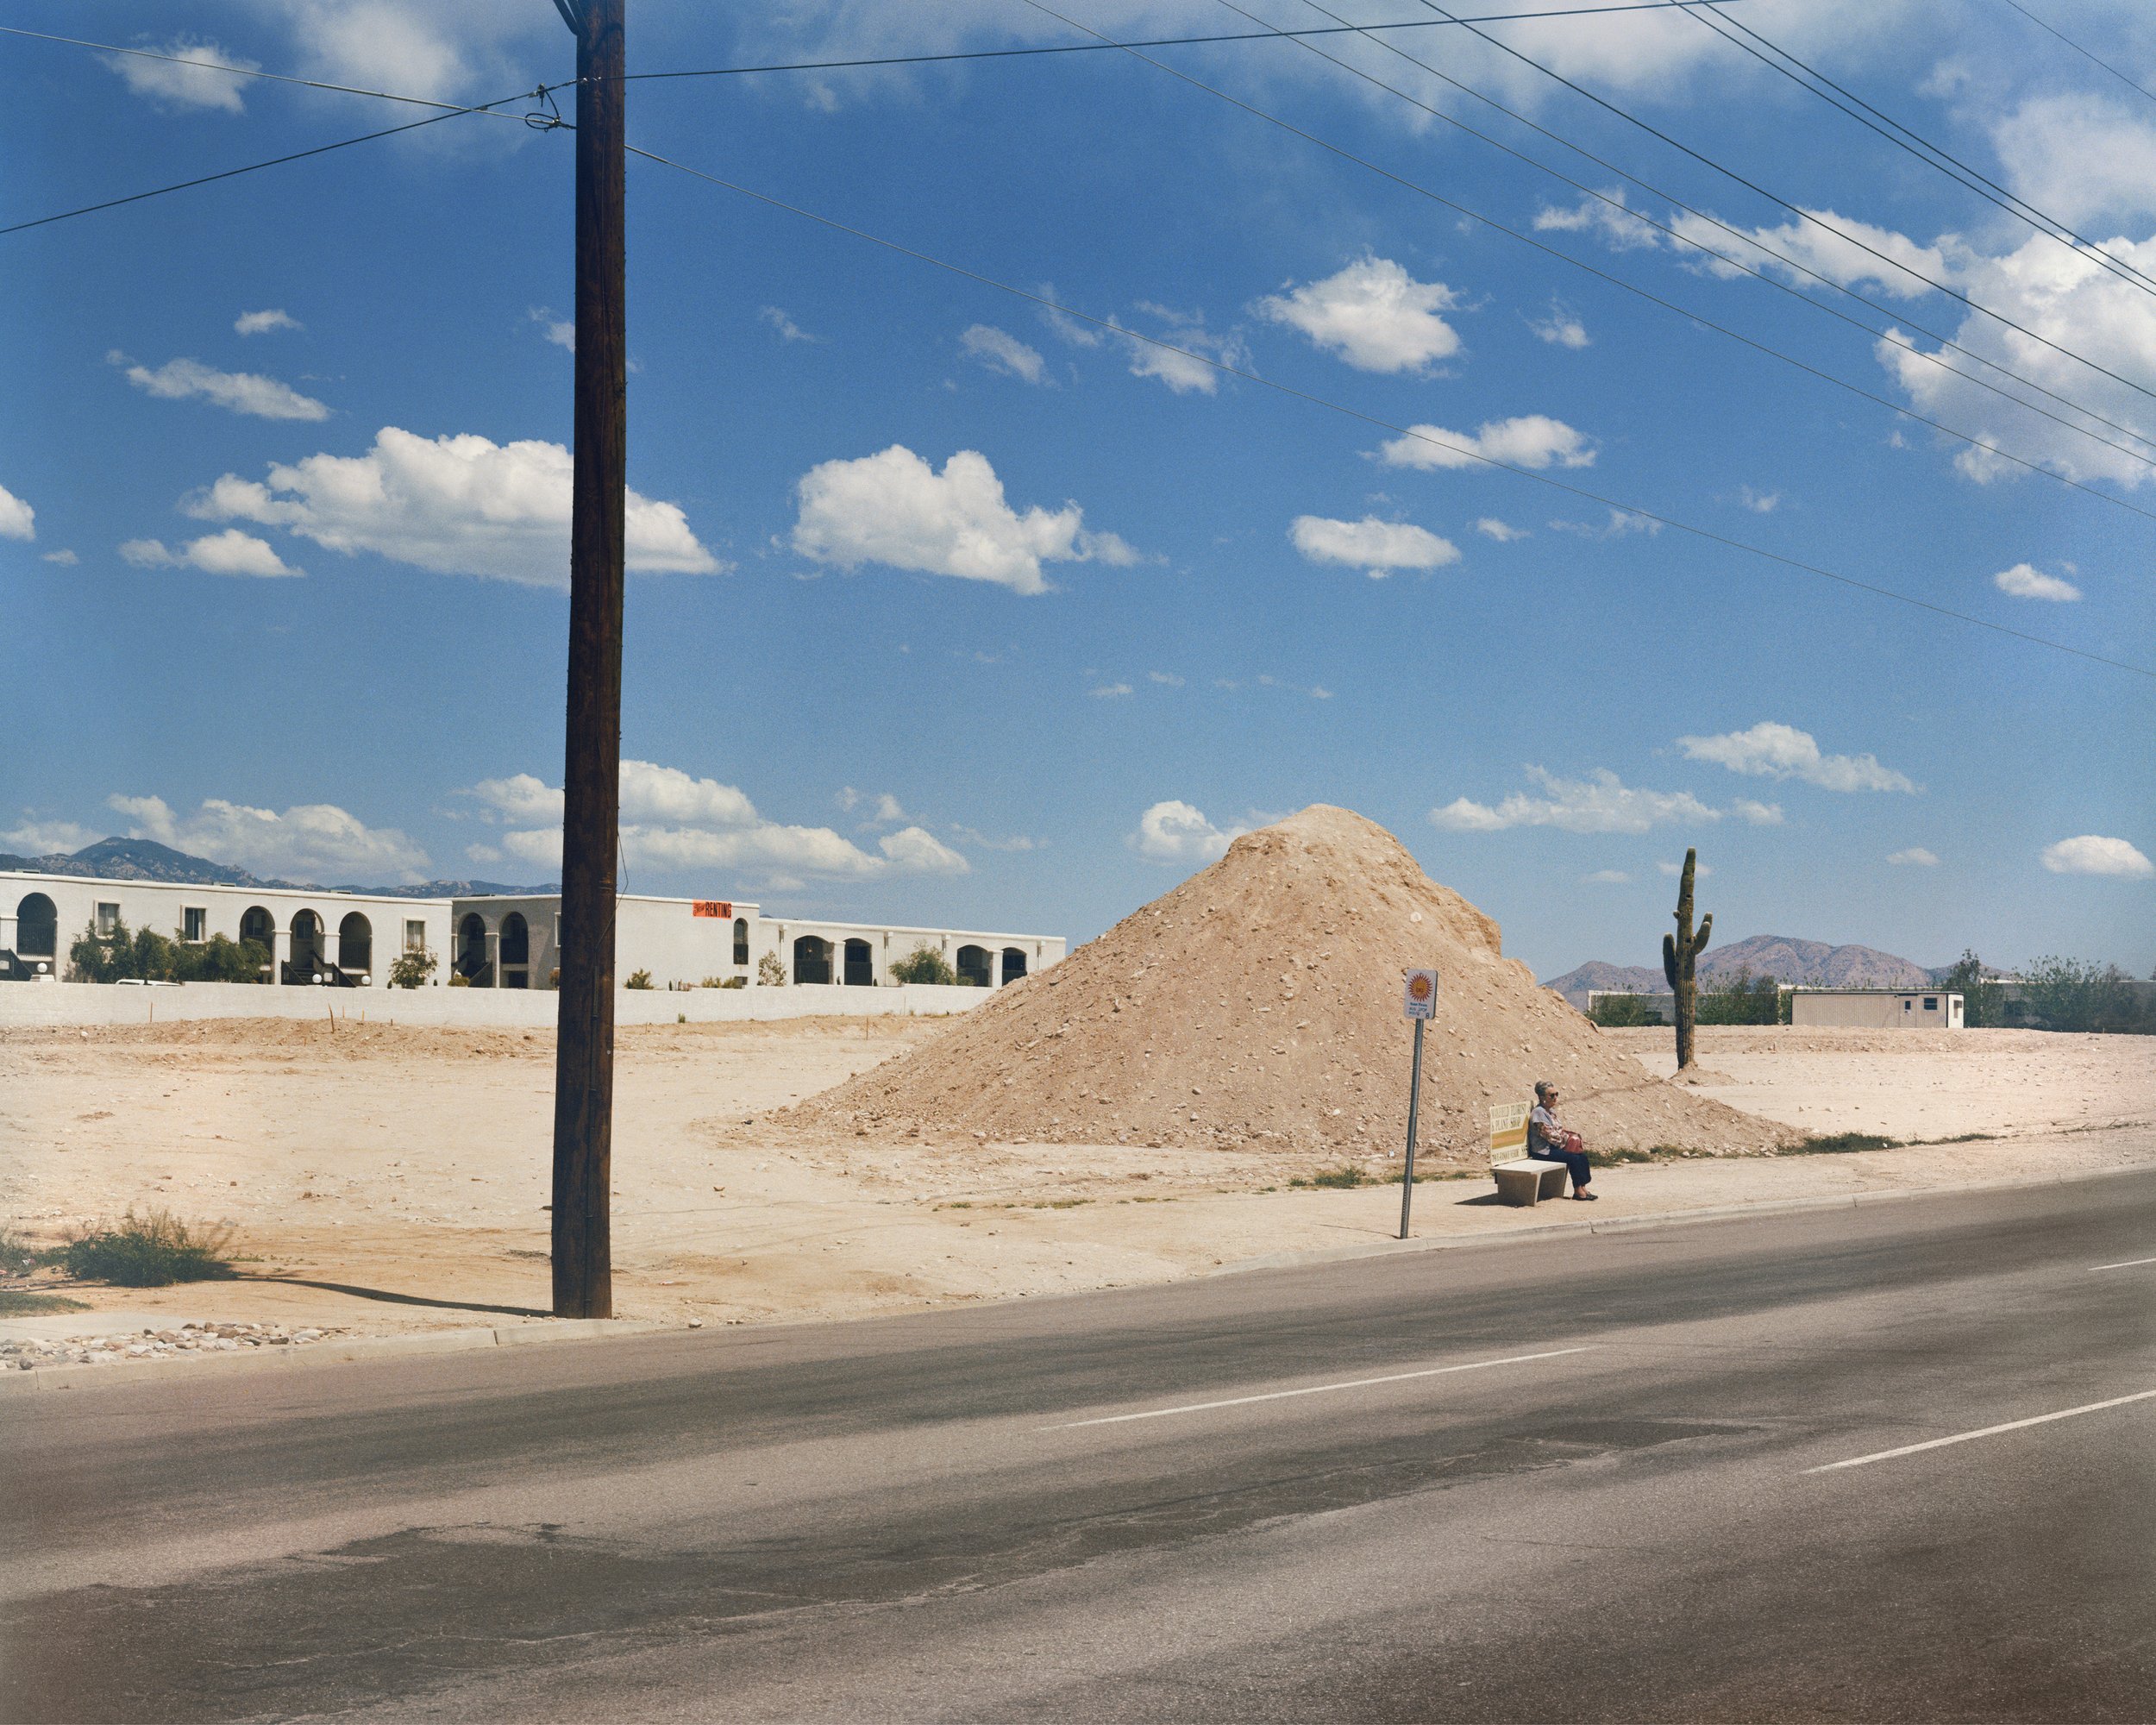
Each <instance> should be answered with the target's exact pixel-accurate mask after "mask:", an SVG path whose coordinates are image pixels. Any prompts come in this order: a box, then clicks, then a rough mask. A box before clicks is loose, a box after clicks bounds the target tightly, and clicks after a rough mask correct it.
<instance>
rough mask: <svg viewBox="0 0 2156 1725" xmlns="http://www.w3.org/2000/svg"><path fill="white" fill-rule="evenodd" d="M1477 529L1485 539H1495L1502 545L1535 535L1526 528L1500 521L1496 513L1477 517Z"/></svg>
mask: <svg viewBox="0 0 2156 1725" xmlns="http://www.w3.org/2000/svg"><path fill="white" fill-rule="evenodd" d="M1475 530H1476V532H1477V533H1479V534H1481V535H1482V537H1483V538H1485V539H1495V541H1496V542H1497V543H1499V544H1500V545H1509V544H1511V543H1512V542H1513V541H1514V540H1515V539H1532V538H1533V537H1534V535H1533V534H1532V532H1531V531H1529V530H1527V529H1526V528H1525V527H1514V526H1513V525H1512V524H1510V523H1508V522H1503V521H1500V520H1499V519H1498V518H1497V517H1495V516H1494V515H1485V516H1482V517H1480V518H1479V519H1477V520H1476V524H1475Z"/></svg>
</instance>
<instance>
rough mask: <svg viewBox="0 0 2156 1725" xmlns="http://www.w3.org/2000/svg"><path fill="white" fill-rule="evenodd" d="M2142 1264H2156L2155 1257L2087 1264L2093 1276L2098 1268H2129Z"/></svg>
mask: <svg viewBox="0 0 2156 1725" xmlns="http://www.w3.org/2000/svg"><path fill="white" fill-rule="evenodd" d="M2137 1264H2156V1258H2128V1259H2127V1260H2126V1262H2125V1263H2124V1264H2090V1266H2089V1273H2090V1275H2091V1276H2093V1275H2095V1274H2096V1271H2097V1270H2131V1269H2133V1268H2134V1266H2135V1265H2137Z"/></svg>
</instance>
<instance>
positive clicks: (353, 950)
mask: <svg viewBox="0 0 2156 1725" xmlns="http://www.w3.org/2000/svg"><path fill="white" fill-rule="evenodd" d="M373 968H374V925H373V923H371V922H369V921H368V920H367V919H366V918H365V917H363V916H361V915H360V913H359V912H357V911H351V912H348V913H347V914H346V916H345V919H344V920H343V921H342V922H341V923H339V924H338V925H337V969H340V970H342V971H343V972H345V973H346V974H347V975H354V976H364V975H367V972H368V971H370V970H372V969H373Z"/></svg>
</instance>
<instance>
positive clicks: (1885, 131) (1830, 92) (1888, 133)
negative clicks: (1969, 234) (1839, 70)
mask: <svg viewBox="0 0 2156 1725" xmlns="http://www.w3.org/2000/svg"><path fill="white" fill-rule="evenodd" d="M1685 10H1686V11H1687V12H1688V13H1689V16H1691V17H1692V18H1693V20H1694V21H1695V22H1697V23H1699V24H1701V25H1702V26H1704V27H1705V28H1708V29H1710V30H1712V31H1713V32H1714V34H1716V35H1718V36H1720V38H1721V39H1722V40H1723V41H1726V42H1728V43H1729V44H1731V45H1732V46H1733V47H1739V48H1742V49H1743V50H1744V51H1745V53H1748V54H1750V55H1751V56H1752V58H1753V59H1754V60H1758V62H1759V63H1760V65H1762V66H1768V67H1770V68H1771V69H1772V70H1773V71H1775V72H1780V73H1781V74H1782V76H1783V77H1784V78H1788V79H1789V81H1790V82H1791V83H1792V84H1794V85H1796V86H1797V88H1798V89H1800V90H1802V91H1806V92H1807V93H1808V94H1809V95H1813V96H1816V97H1819V99H1820V100H1821V101H1822V102H1824V103H1827V106H1828V107H1830V108H1833V109H1834V110H1837V111H1838V112H1839V113H1843V114H1846V115H1847V116H1849V117H1850V118H1851V119H1852V120H1854V121H1855V122H1857V123H1858V125H1860V126H1862V127H1864V128H1865V129H1866V130H1868V131H1871V132H1876V133H1877V134H1878V135H1879V136H1881V137H1882V138H1884V139H1885V140H1886V141H1887V142H1889V143H1890V144H1892V145H1893V146H1894V147H1895V148H1896V149H1898V150H1901V151H1902V152H1904V153H1905V154H1908V155H1912V156H1914V157H1915V158H1916V160H1919V161H1921V162H1922V163H1923V164H1924V166H1926V167H1928V168H1934V169H1936V170H1937V171H1938V172H1939V173H1942V174H1944V175H1945V176H1946V178H1947V179H1951V180H1952V181H1953V182H1954V184H1955V185H1959V186H1961V187H1962V188H1964V189H1965V191H1973V192H1975V193H1976V195H1977V197H1978V198H1982V199H1984V202H1985V203H1987V204H1993V205H1996V207H1997V208H1998V209H2001V210H2004V211H2005V212H2006V213H2007V214H2008V215H2009V216H2013V217H2014V219H2015V221H2017V222H2020V223H2023V224H2024V225H2026V226H2028V227H2030V228H2033V229H2035V230H2036V231H2037V232H2038V233H2040V234H2041V235H2043V236H2044V237H2045V238H2046V239H2047V240H2054V241H2056V242H2058V243H2059V244H2060V245H2062V246H2064V247H2065V248H2067V250H2069V251H2071V252H2076V253H2079V254H2082V255H2084V257H2086V258H2087V259H2088V260H2089V261H2090V262H2092V263H2095V264H2098V265H2100V266H2101V267H2103V268H2104V269H2106V270H2108V271H2109V273H2111V274H2113V275H2115V276H2117V277H2119V278H2120V279H2122V280H2123V281H2125V282H2128V284H2130V285H2133V286H2134V287H2138V288H2140V290H2141V291H2142V292H2144V293H2150V292H2156V278H2152V277H2150V275H2149V274H2148V273H2147V271H2145V270H2143V269H2141V268H2140V267H2139V266H2138V265H2136V264H2135V263H2134V262H2133V260H2131V259H2128V258H2122V257H2120V256H2118V255H2117V254H2115V253H2112V252H2108V251H2106V250H2105V249H2104V248H2103V246H2102V245H2101V244H2099V243H2098V242H2096V241H2095V240H2092V239H2090V237H2089V235H2086V234H2084V233H2081V232H2079V231H2078V230H2077V229H2073V228H2071V227H2070V226H2068V225H2067V224H2066V223H2064V222H2062V221H2060V220H2059V217H2057V216H2053V215H2050V214H2048V213H2047V212H2046V211H2045V210H2040V209H2038V208H2037V207H2036V205H2034V204H2031V203H2030V202H2029V201H2028V199H2027V198H2023V197H2021V196H2020V195H2019V194H2018V193H2016V192H2014V191H2009V190H2008V189H2007V188H2006V187H2005V186H2003V185H2000V184H1999V182H1998V181H1996V179H1991V178H1990V176H1989V175H1987V174H1984V173H1981V172H1980V171H1978V170H1977V169H1976V168H1973V167H1971V166H1970V165H1969V164H1968V163H1967V162H1965V161H1964V160H1961V158H1960V157H1959V156H1957V155H1955V154H1953V153H1952V151H1949V150H1945V149H1942V148H1940V147H1939V146H1938V145H1937V144H1934V142H1932V141H1931V140H1930V139H1928V138H1927V137H1925V136H1924V135H1922V134H1921V132H1916V131H1914V130H1912V129H1910V128H1908V127H1907V126H1905V125H1903V124H1902V122H1900V121H1899V120H1897V119H1896V118H1895V117H1894V116H1892V115H1891V114H1889V113H1887V112H1885V111H1884V110H1882V109H1878V108H1875V107H1873V106H1872V105H1871V103H1869V102H1867V101H1865V99H1864V97H1861V96H1859V95H1858V94H1857V93H1856V92H1855V91H1852V90H1849V89H1846V88H1845V87H1844V86H1842V85H1839V84H1837V83H1835V82H1834V80H1833V78H1829V77H1827V74H1826V73H1825V72H1821V71H1820V70H1819V68H1818V67H1817V66H1809V65H1807V64H1806V63H1805V62H1804V61H1802V60H1799V59H1798V58H1797V57H1796V55H1795V54H1793V53H1790V52H1789V50H1788V49H1787V48H1785V47H1782V46H1781V45H1780V44H1779V43H1777V42H1772V41H1768V40H1767V38H1766V37H1764V36H1763V35H1761V34H1759V33H1758V31H1757V30H1754V29H1751V28H1747V27H1746V26H1745V25H1744V24H1743V23H1741V22H1739V21H1738V20H1737V19H1734V18H1731V19H1727V20H1724V19H1721V18H1719V17H1717V16H1715V13H1714V8H1713V6H1712V4H1711V3H1702V4H1700V5H1699V6H1697V7H1696V8H1695V7H1691V6H1688V7H1686V9H1685ZM1725 23H1727V24H1731V25H1734V26H1735V28H1737V29H1738V30H1740V31H1742V32H1743V33H1744V34H1745V35H1747V36H1749V37H1751V38H1752V41H1750V42H1747V41H1739V39H1738V38H1737V37H1736V36H1735V35H1733V34H1731V33H1730V31H1729V30H1728V29H1727V28H1724V24H1725ZM1752 42H1757V43H1758V45H1759V46H1758V47H1753V46H1752ZM1762 49H1764V50H1765V51H1766V52H1764V53H1762V52H1761V50H1762ZM1783 61H1787V62H1788V64H1787V65H1784V64H1783ZM1792 66H1794V67H1795V68H1796V71H1791V70H1790V67H1792ZM1852 104H1854V105H1853V106H1852ZM1859 109H1861V110H1863V111H1862V112H1861V113H1859V112H1858V110H1859Z"/></svg>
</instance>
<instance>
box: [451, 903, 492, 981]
mask: <svg viewBox="0 0 2156 1725" xmlns="http://www.w3.org/2000/svg"><path fill="white" fill-rule="evenodd" d="M452 968H454V970H455V972H456V974H457V975H460V976H461V977H463V978H464V980H465V982H466V984H467V986H469V987H471V988H488V987H490V986H492V982H493V980H494V979H493V977H492V975H489V974H488V970H487V963H486V918H484V917H482V916H481V915H479V913H478V912H477V911H470V912H467V913H466V914H465V918H464V920H463V921H461V922H460V923H459V924H458V925H457V956H456V963H455V964H454V967H452Z"/></svg>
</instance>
